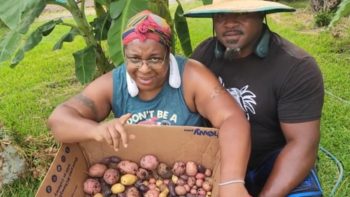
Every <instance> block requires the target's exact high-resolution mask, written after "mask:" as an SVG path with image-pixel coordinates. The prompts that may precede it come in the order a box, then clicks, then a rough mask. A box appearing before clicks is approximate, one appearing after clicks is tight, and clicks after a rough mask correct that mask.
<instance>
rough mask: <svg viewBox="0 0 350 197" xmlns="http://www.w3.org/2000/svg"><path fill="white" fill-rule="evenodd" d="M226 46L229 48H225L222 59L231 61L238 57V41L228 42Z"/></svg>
mask: <svg viewBox="0 0 350 197" xmlns="http://www.w3.org/2000/svg"><path fill="white" fill-rule="evenodd" d="M227 45H229V46H230V47H226V50H225V53H224V59H225V60H229V61H232V60H233V59H235V58H237V57H239V55H240V53H241V48H240V47H239V46H238V40H228V41H227ZM227 45H226V46H227Z"/></svg>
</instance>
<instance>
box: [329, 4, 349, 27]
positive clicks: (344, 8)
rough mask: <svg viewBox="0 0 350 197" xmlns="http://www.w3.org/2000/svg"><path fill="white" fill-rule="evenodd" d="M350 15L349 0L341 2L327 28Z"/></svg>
mask: <svg viewBox="0 0 350 197" xmlns="http://www.w3.org/2000/svg"><path fill="white" fill-rule="evenodd" d="M349 15H350V0H342V2H341V3H340V4H339V5H338V9H337V11H336V13H335V15H334V17H333V18H332V20H331V22H330V24H329V26H328V27H333V26H334V25H335V24H336V23H337V22H338V21H339V20H340V18H342V17H346V16H349Z"/></svg>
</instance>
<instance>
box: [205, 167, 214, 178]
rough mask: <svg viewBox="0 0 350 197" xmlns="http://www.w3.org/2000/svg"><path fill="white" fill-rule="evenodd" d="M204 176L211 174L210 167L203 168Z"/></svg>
mask: <svg viewBox="0 0 350 197" xmlns="http://www.w3.org/2000/svg"><path fill="white" fill-rule="evenodd" d="M204 174H205V176H211V174H212V172H211V170H210V169H208V168H207V169H205V172H204Z"/></svg>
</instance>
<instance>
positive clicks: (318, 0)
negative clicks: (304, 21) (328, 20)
mask: <svg viewBox="0 0 350 197" xmlns="http://www.w3.org/2000/svg"><path fill="white" fill-rule="evenodd" d="M340 2H341V0H310V4H311V9H312V11H313V12H331V11H335V10H336V9H337V6H338V5H339V4H340Z"/></svg>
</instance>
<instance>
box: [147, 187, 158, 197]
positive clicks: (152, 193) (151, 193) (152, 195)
mask: <svg viewBox="0 0 350 197" xmlns="http://www.w3.org/2000/svg"><path fill="white" fill-rule="evenodd" d="M158 196H159V191H158V190H156V189H151V190H148V191H147V192H146V193H145V194H144V197H158Z"/></svg>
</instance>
